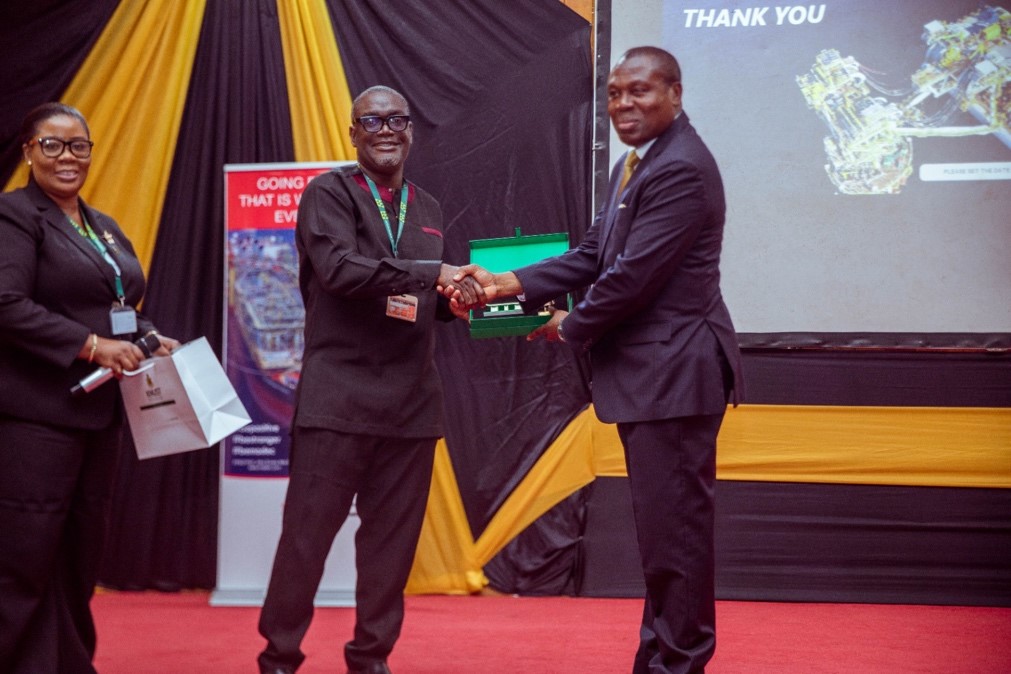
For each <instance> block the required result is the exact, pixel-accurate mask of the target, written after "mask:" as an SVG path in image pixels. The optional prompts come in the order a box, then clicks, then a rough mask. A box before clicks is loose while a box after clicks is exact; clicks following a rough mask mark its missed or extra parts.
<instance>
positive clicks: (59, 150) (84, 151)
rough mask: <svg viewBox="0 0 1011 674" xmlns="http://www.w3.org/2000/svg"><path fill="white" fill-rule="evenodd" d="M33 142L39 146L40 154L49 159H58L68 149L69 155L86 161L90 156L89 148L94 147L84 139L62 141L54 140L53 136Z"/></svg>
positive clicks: (59, 139)
mask: <svg viewBox="0 0 1011 674" xmlns="http://www.w3.org/2000/svg"><path fill="white" fill-rule="evenodd" d="M35 142H37V143H38V144H39V149H40V150H42V154H43V155H45V156H46V157H50V158H56V157H59V156H60V155H61V154H63V150H64V149H65V148H68V147H69V148H70V154H72V155H74V156H75V157H77V158H78V159H87V158H88V157H90V156H91V147H92V146H93V145H94V143H92V142H91V141H90V140H85V139H84V138H71V139H70V140H63V139H61V138H54V137H53V136H46V137H44V138H36V139H35Z"/></svg>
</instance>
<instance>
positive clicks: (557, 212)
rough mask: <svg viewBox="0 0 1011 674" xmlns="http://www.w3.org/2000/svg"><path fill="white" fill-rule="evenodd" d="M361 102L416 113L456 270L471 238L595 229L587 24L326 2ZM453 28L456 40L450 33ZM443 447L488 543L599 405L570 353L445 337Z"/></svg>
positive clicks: (540, 6) (530, 10) (455, 9)
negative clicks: (369, 91)
mask: <svg viewBox="0 0 1011 674" xmlns="http://www.w3.org/2000/svg"><path fill="white" fill-rule="evenodd" d="M328 6H329V8H330V12H331V15H332V17H333V24H334V26H335V29H336V31H337V36H338V39H337V43H338V45H339V46H340V49H341V55H342V58H343V61H344V68H345V73H346V75H347V79H348V84H349V86H350V88H351V93H352V95H357V94H358V93H359V92H361V91H362V90H364V89H365V88H367V87H369V86H372V85H375V84H386V85H389V86H392V87H394V88H395V89H398V90H399V91H401V92H403V93H404V95H405V96H406V97H407V99H408V101H409V102H410V104H411V115H412V118H413V120H414V123H415V144H414V147H413V148H412V150H411V156H410V159H409V160H408V169H407V174H408V176H409V177H410V178H411V179H412V180H414V181H415V182H417V183H418V184H420V185H421V186H422V187H424V188H425V189H426V190H428V191H430V192H431V193H432V194H434V195H435V196H436V198H437V199H439V201H440V202H441V204H442V207H443V213H444V217H445V222H446V250H447V261H449V262H451V263H464V262H467V261H468V259H469V241H471V240H473V239H483V238H495V237H504V236H512V235H513V233H514V230H515V228H517V227H519V228H521V229H522V232H523V233H524V234H544V233H549V232H568V234H569V237H570V240H571V241H572V242H573V243H577V242H579V241H580V240H581V239H582V236H583V233H584V232H585V230H586V228H587V226H588V223H589V220H590V210H589V209H590V203H589V202H590V190H589V176H590V167H589V161H590V156H591V138H590V130H591V127H592V121H593V110H592V94H593V81H592V62H591V55H590V39H589V31H590V26H589V24H588V23H587V22H586V21H585V20H583V19H582V18H580V17H579V16H578V15H576V14H574V13H573V12H572V11H571V10H569V9H567V8H566V7H565V6H563V5H562V4H561V3H559V2H554V1H551V0H549V1H547V2H510V3H503V2H498V1H497V0H480V1H477V2H466V3H440V4H435V3H428V4H426V3H414V4H413V5H412V6H411V8H410V11H397V12H390V11H389V8H388V3H386V2H382V1H381V0H363V1H362V2H355V3H344V2H336V1H330V2H328ZM447 26H451V27H452V29H451V30H447V29H446V27H447ZM436 358H437V362H438V365H439V369H440V372H441V373H442V376H443V380H444V382H445V384H446V407H447V409H448V410H450V413H449V414H448V415H447V433H446V441H447V445H448V447H449V451H450V455H451V457H452V461H453V467H454V470H455V473H456V477H457V480H458V482H459V485H460V491H461V494H462V496H463V502H464V505H465V508H466V512H467V517H468V520H469V521H470V525H471V529H472V531H473V533H474V535H475V537H476V536H477V535H479V534H480V533H481V531H482V530H483V529H484V527H485V526H486V525H487V523H488V520H489V519H490V518H491V516H492V515H493V514H494V512H495V510H496V509H497V508H498V506H499V505H501V503H502V501H503V500H504V499H505V498H506V496H508V495H509V493H510V492H511V491H512V489H513V487H514V486H515V485H516V484H517V483H518V482H519V480H520V479H522V477H523V475H525V474H526V472H527V470H528V469H529V468H530V466H531V465H533V463H534V461H536V459H537V458H538V457H539V456H540V453H541V452H542V451H543V450H544V449H545V448H546V447H547V445H548V444H550V441H551V440H552V439H553V438H554V437H555V436H557V434H558V433H559V432H560V431H561V430H562V429H563V428H564V427H565V426H566V424H567V423H568V422H569V421H570V420H571V419H572V418H573V417H574V416H575V415H576V414H577V413H578V412H579V411H580V409H582V408H583V407H584V405H585V404H586V403H587V402H588V400H589V396H588V392H587V391H588V389H587V385H586V376H585V371H581V370H580V368H578V367H574V357H573V356H572V354H571V353H570V352H569V351H568V350H567V349H560V348H557V347H553V346H551V345H546V344H527V343H526V342H524V341H523V340H522V338H502V339H490V340H472V339H470V337H469V335H468V330H467V327H466V325H464V324H463V323H460V322H455V323H454V324H451V325H448V326H445V327H444V328H442V332H441V334H440V335H439V342H438V348H437V352H436Z"/></svg>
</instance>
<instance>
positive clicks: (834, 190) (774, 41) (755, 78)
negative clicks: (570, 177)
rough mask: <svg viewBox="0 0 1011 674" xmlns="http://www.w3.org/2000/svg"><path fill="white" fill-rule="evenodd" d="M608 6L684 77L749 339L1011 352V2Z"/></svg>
mask: <svg viewBox="0 0 1011 674" xmlns="http://www.w3.org/2000/svg"><path fill="white" fill-rule="evenodd" d="M612 2H613V5H612V18H613V25H614V30H613V33H612V35H614V36H615V43H614V45H613V51H614V53H613V55H612V58H614V59H616V58H617V57H618V56H619V55H620V54H621V51H622V50H623V49H628V48H629V47H632V46H635V45H637V44H650V43H653V44H658V45H660V46H662V47H664V48H665V49H667V50H669V51H670V52H671V53H673V54H674V55H675V56H677V58H678V60H679V61H680V63H681V68H682V86H683V94H682V101H683V104H684V111H685V114H686V115H687V116H688V118H689V120H690V122H691V124H692V126H694V127H695V129H696V130H697V131H698V133H699V135H700V136H701V137H702V138H703V140H705V142H706V144H707V145H708V146H709V149H710V150H711V151H712V153H713V156H714V157H715V158H716V161H717V163H718V164H719V166H720V173H721V175H722V177H723V184H724V189H725V192H726V199H727V221H726V229H725V234H724V245H723V253H722V256H721V264H720V272H721V285H722V289H723V295H724V298H725V299H726V301H727V304H728V306H729V307H730V312H731V315H732V316H733V317H734V325H735V327H736V328H737V330H738V332H741V333H757V334H777V335H782V334H799V335H801V338H800V339H807V337H804V335H809V334H811V333H815V334H819V335H821V334H829V333H841V334H844V335H851V336H854V337H852V338H851V337H845V338H839V339H841V340H842V341H843V343H850V342H849V341H846V340H850V339H853V340H855V341H854V343H856V342H859V343H866V344H875V345H876V344H878V343H879V342H878V341H877V340H878V339H879V337H878V336H877V335H881V337H880V339H881V340H882V341H881V342H880V343H895V340H892V338H891V337H889V335H892V336H894V335H896V334H901V335H911V336H913V337H912V338H909V339H906V338H905V337H903V338H902V340H901V341H902V342H903V343H929V344H932V345H937V344H945V345H950V344H961V343H965V341H964V340H961V339H960V338H959V337H958V335H966V334H976V335H993V334H1001V335H1005V334H1006V335H1008V337H1007V339H1009V340H1011V302H1009V301H1008V296H1009V295H1008V293H1009V291H1011V264H1009V263H1008V261H1009V260H1011V217H1009V216H1008V214H1009V213H1011V119H1009V117H1011V11H1009V9H1011V2H1009V0H888V2H882V1H881V0H820V1H819V0H816V1H815V2H813V3H795V2H786V1H783V2H764V1H760V2H746V3H745V2H741V1H740V0H691V1H689V2H685V1H684V0H612ZM624 149H625V148H624V147H622V146H621V143H620V140H619V139H618V138H617V136H616V135H612V144H611V150H610V151H611V157H619V156H621V153H622V152H624ZM923 335H945V336H943V337H934V336H931V337H929V338H926V339H921V337H922V336H923ZM946 339H947V340H950V341H945V340H946ZM835 340H836V338H834V337H833V338H831V339H830V338H826V339H825V341H826V342H833V343H835ZM969 342H972V340H969ZM973 343H974V342H973Z"/></svg>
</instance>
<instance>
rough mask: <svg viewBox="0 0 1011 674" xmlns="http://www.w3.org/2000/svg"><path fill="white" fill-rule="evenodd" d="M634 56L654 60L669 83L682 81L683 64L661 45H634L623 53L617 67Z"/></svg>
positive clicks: (661, 74) (658, 69)
mask: <svg viewBox="0 0 1011 674" xmlns="http://www.w3.org/2000/svg"><path fill="white" fill-rule="evenodd" d="M633 57H640V58H648V59H650V60H651V61H653V65H654V66H656V69H657V72H659V73H660V76H661V77H663V79H664V81H665V82H667V84H677V83H678V82H680V81H681V66H680V65H679V64H678V60H677V59H676V58H674V55H673V54H671V53H670V52H669V51H666V50H663V49H660V48H659V47H632V48H631V49H629V50H628V51H627V52H625V53H624V54H622V56H621V58H620V59H618V64H616V67H617V65H620V64H621V63H622V62H623V61H624V60H625V59H629V58H633Z"/></svg>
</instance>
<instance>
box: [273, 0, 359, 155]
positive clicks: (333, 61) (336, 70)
mask: <svg viewBox="0 0 1011 674" xmlns="http://www.w3.org/2000/svg"><path fill="white" fill-rule="evenodd" d="M277 10H278V18H279V19H280V23H281V45H282V48H283V50H284V71H285V77H286V78H287V80H288V101H289V104H290V107H291V129H292V136H293V140H294V145H295V159H296V161H300V162H311V161H342V160H348V159H354V158H355V151H354V147H352V145H351V139H350V138H349V137H348V129H350V128H351V93H350V91H349V89H348V83H347V79H346V78H345V76H344V66H343V64H342V63H341V57H340V52H339V51H338V49H337V38H336V37H335V35H334V31H333V28H332V26H331V23H330V15H329V13H328V12H327V8H326V3H325V2H324V1H323V0H290V1H288V2H279V3H277Z"/></svg>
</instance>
